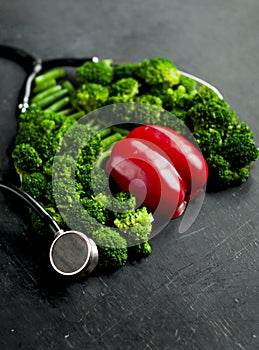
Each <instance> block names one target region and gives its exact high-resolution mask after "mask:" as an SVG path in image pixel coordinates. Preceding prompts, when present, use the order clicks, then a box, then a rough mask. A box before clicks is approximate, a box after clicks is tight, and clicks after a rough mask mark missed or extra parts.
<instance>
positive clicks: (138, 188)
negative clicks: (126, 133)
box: [106, 138, 186, 219]
mask: <svg viewBox="0 0 259 350" xmlns="http://www.w3.org/2000/svg"><path fill="white" fill-rule="evenodd" d="M106 168H107V171H108V173H109V174H110V176H111V177H112V178H113V179H114V180H115V182H116V183H117V185H118V186H119V187H120V189H121V190H123V191H128V192H131V193H132V194H133V195H134V196H135V197H136V198H137V201H138V204H143V205H145V206H146V207H147V208H148V209H149V210H150V211H151V212H153V213H155V214H158V215H161V216H163V217H166V218H168V219H171V218H176V217H178V216H179V215H181V214H182V212H183V211H184V209H185V207H186V201H185V195H186V187H185V184H184V182H183V180H182V178H181V177H180V176H179V174H178V172H177V171H176V169H175V167H174V166H173V165H172V163H171V162H170V161H169V160H168V159H167V158H166V157H164V156H162V155H161V153H160V152H159V148H158V147H155V146H154V144H151V143H150V142H149V141H146V140H138V139H135V138H126V139H123V140H120V141H118V142H117V143H116V144H115V145H114V147H113V149H112V153H111V156H110V158H109V160H108V162H107V165H106Z"/></svg>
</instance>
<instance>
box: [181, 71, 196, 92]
mask: <svg viewBox="0 0 259 350" xmlns="http://www.w3.org/2000/svg"><path fill="white" fill-rule="evenodd" d="M179 84H180V86H184V88H185V90H186V92H187V93H188V94H191V95H193V96H194V94H196V92H197V91H196V87H197V82H196V81H195V80H193V79H191V78H188V77H185V76H183V75H181V77H180V83H179Z"/></svg>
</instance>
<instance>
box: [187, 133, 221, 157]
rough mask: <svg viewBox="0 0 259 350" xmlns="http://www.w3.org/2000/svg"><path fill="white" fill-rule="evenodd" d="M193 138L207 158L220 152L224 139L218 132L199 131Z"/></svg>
mask: <svg viewBox="0 0 259 350" xmlns="http://www.w3.org/2000/svg"><path fill="white" fill-rule="evenodd" d="M193 136H194V138H195V140H196V142H197V144H198V145H199V147H200V150H201V152H202V154H203V155H204V157H205V158H207V157H209V156H210V155H215V154H217V153H219V152H220V148H221V145H222V137H221V134H220V133H219V132H218V131H217V130H214V129H211V128H210V129H209V130H199V131H195V132H194V133H193Z"/></svg>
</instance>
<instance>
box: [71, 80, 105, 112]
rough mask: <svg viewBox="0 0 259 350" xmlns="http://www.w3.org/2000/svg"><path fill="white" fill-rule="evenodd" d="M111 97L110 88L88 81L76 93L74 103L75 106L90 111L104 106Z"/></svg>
mask: <svg viewBox="0 0 259 350" xmlns="http://www.w3.org/2000/svg"><path fill="white" fill-rule="evenodd" d="M108 97H109V90H108V88H107V87H105V86H103V85H101V84H96V83H88V84H83V85H81V86H80V87H79V88H78V89H77V90H76V91H75V93H74V96H73V99H72V103H73V104H74V105H75V107H78V108H79V109H83V110H84V111H85V112H87V113H89V112H91V111H94V110H96V109H97V108H100V107H102V106H103V105H104V104H105V102H106V101H107V99H108Z"/></svg>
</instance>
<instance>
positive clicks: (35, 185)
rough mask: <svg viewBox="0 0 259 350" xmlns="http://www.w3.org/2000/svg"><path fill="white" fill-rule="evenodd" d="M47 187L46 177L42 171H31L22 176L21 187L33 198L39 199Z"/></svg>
mask: <svg viewBox="0 0 259 350" xmlns="http://www.w3.org/2000/svg"><path fill="white" fill-rule="evenodd" d="M46 187H47V179H46V177H45V176H44V175H43V174H42V173H32V174H30V175H25V176H23V178H22V184H21V188H22V190H24V191H25V192H27V193H29V194H30V195H31V196H32V197H33V198H34V199H40V198H41V196H43V194H44V192H45V189H46Z"/></svg>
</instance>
